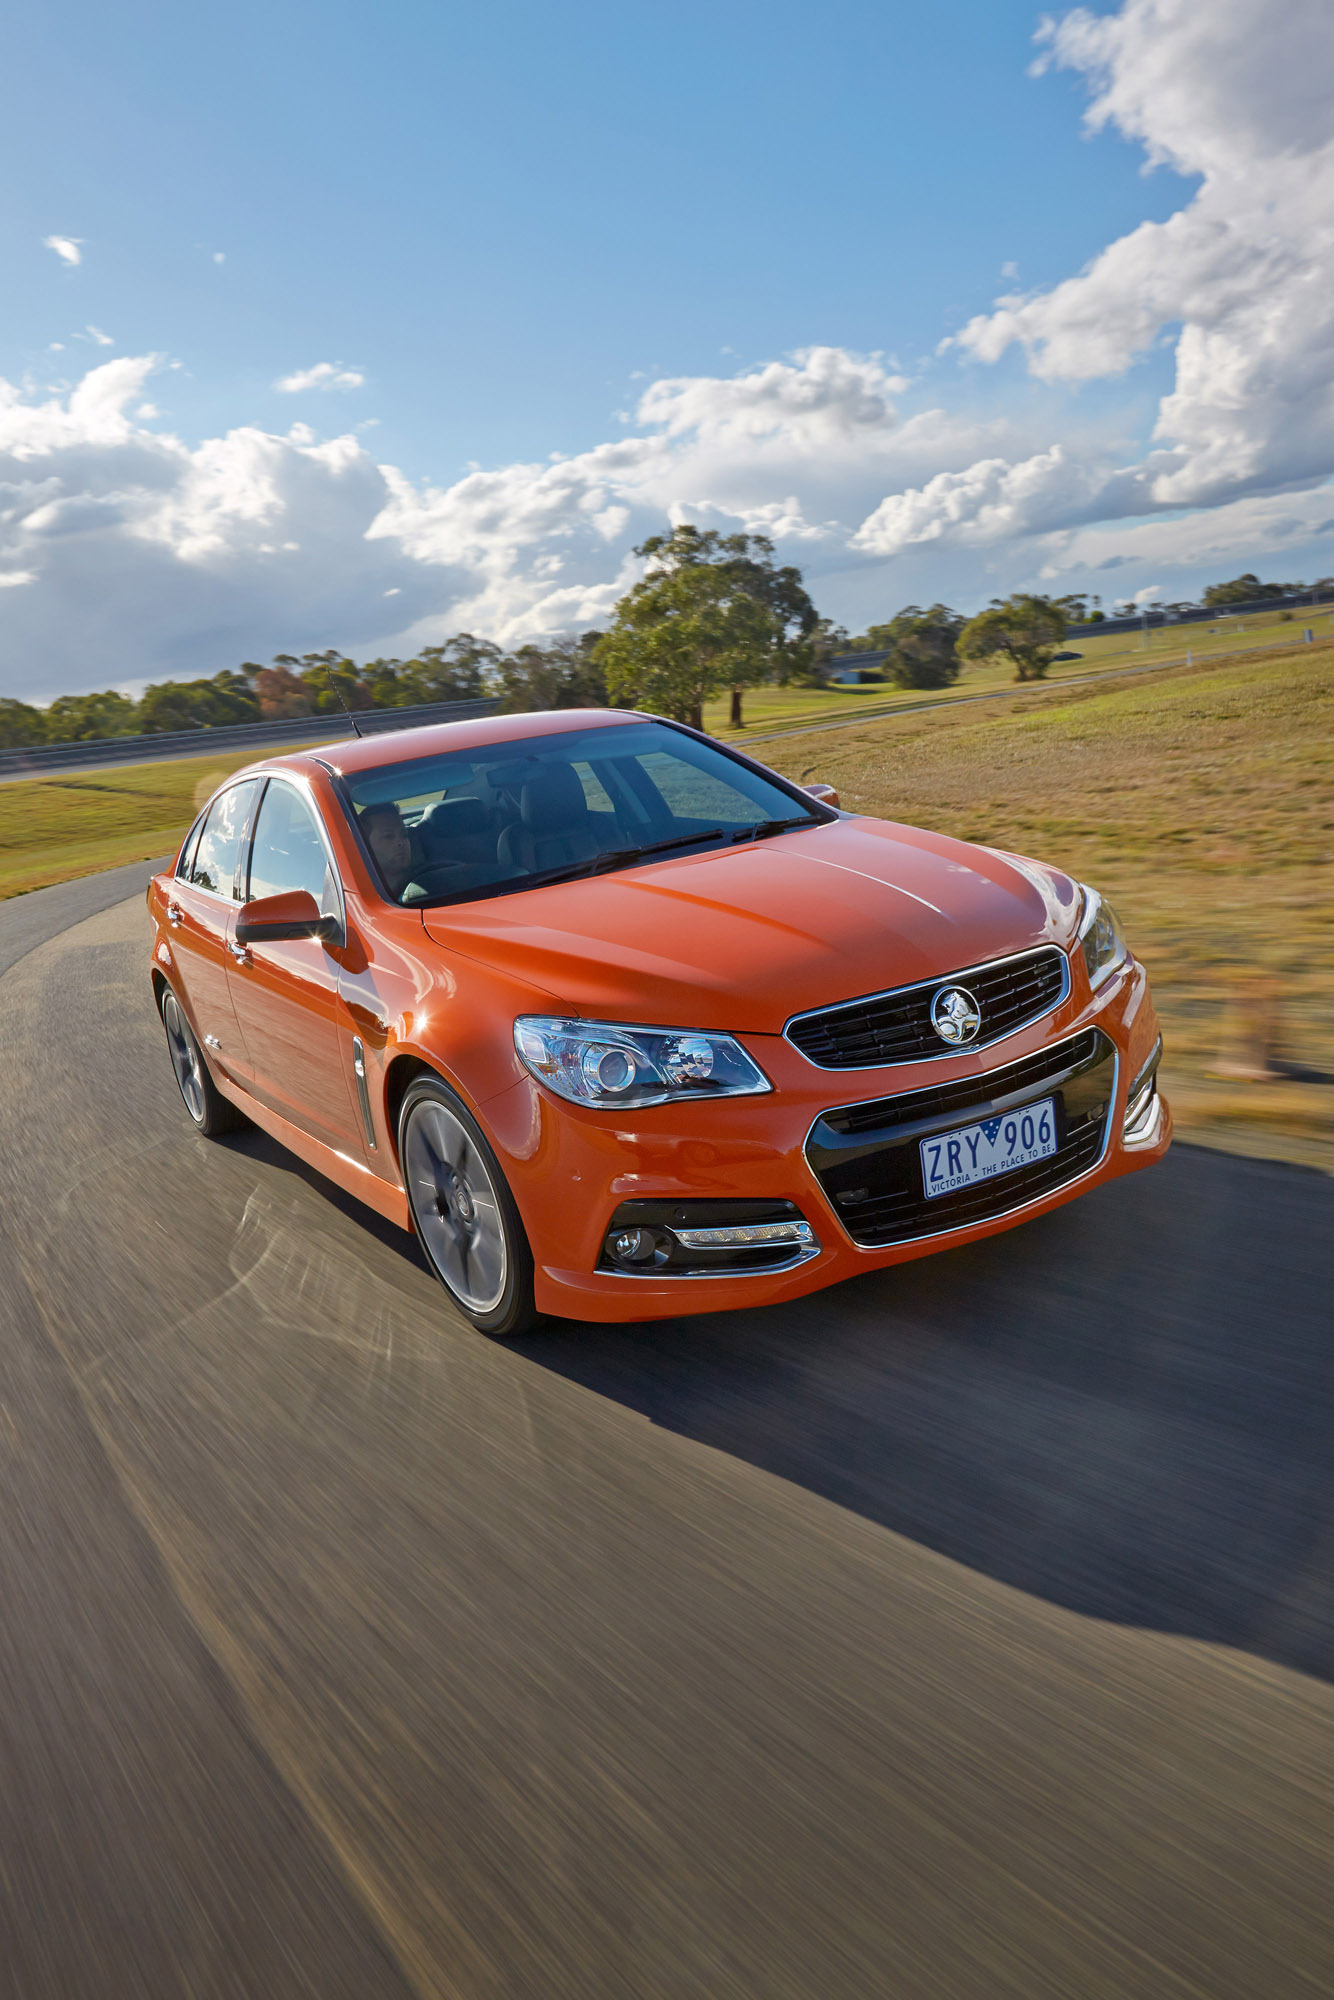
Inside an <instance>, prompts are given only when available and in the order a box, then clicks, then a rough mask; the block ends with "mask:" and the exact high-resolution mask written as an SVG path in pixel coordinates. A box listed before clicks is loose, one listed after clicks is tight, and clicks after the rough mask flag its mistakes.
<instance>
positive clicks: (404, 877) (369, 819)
mask: <svg viewBox="0 0 1334 2000" xmlns="http://www.w3.org/2000/svg"><path fill="white" fill-rule="evenodd" d="M359 823H360V827H361V831H362V833H363V834H364V835H365V837H366V840H367V842H368V844H369V846H370V850H371V853H372V854H373V855H374V856H375V861H376V865H377V867H378V868H379V870H380V873H381V875H383V877H384V883H385V887H386V888H387V889H388V891H389V893H390V895H391V896H394V897H396V898H397V899H398V900H399V901H400V902H401V901H402V899H403V897H404V896H405V895H406V893H407V891H408V889H409V888H411V887H415V884H414V883H413V879H412V878H413V873H414V868H415V859H416V857H415V856H414V854H413V852H412V836H411V834H410V833H409V832H408V830H407V828H406V826H404V824H403V815H402V813H400V811H399V809H398V807H397V806H395V805H383V806H367V807H366V808H365V810H364V812H363V813H362V815H361V819H360V822H359ZM418 893H421V892H420V891H419V892H418Z"/></svg>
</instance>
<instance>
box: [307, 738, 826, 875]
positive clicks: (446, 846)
mask: <svg viewBox="0 0 1334 2000" xmlns="http://www.w3.org/2000/svg"><path fill="white" fill-rule="evenodd" d="M342 782H343V789H344V793H345V796H346V797H347V799H348V802H349V804H350V806H351V809H352V812H353V815H354V817H355V819H356V822H357V826H358V829H359V831H360V833H361V835H362V838H363V840H364V841H365V843H366V847H367V849H368V851H369V853H370V855H371V857H372V859H373V861H374V863H375V866H376V870H377V872H378V874H379V877H380V882H381V886H382V890H383V893H384V894H385V896H386V897H388V899H389V900H390V901H391V902H396V903H406V904H412V905H418V904H427V903H451V902H459V901H463V900H470V899H473V898H475V897H478V896H494V895H503V894H505V893H507V892H509V891H511V890H515V889H524V888H532V887H536V886H537V885H538V884H539V883H542V882H551V881H562V880H568V879H570V878H572V877H575V876H579V875H588V874H597V873H599V872H601V871H603V870H604V869H607V870H609V869H612V868H617V867H629V866H630V865H631V863H632V862H634V861H638V860H642V859H645V858H648V857H649V856H651V855H652V854H654V853H655V852H662V853H663V854H664V856H665V855H666V854H668V853H672V852H689V850H690V849H691V848H692V847H694V846H700V847H704V846H708V845H710V844H712V845H725V844H727V843H729V842H736V843H740V842H744V841H749V840H756V839H760V838H763V837H765V836H766V835H767V834H769V833H771V832H780V831H782V830H783V829H784V828H786V827H788V826H795V825H801V826H808V825H809V826H814V825H819V824H821V823H822V822H823V821H825V820H826V819H828V818H829V814H828V812H827V811H825V810H824V809H823V808H821V807H819V806H817V805H815V804H814V802H813V801H812V802H809V803H803V802H802V801H800V800H799V799H795V798H794V797H793V795H792V794H791V792H788V791H785V790H782V789H780V787H779V786H778V784H776V783H774V782H772V781H771V780H769V779H768V778H766V777H764V776H763V775H762V774H761V773H760V772H758V771H751V770H749V769H748V768H747V767H746V766H745V765H744V764H738V763H735V762H734V761H733V760H732V759H731V758H730V757H728V756H725V755H724V753H723V752H722V751H720V750H715V749H714V748H713V747H712V745H711V744H708V743H699V742H696V740H695V739H694V738H693V737H691V736H685V735H683V734H681V733H680V732H679V731H677V730H674V729H670V728H668V727H666V726H665V725H664V724H662V723H657V722H629V723H626V724H625V725H624V727H620V728H618V727H614V726H613V727H610V728H607V727H604V728H600V729H573V730H569V731H564V732H562V733H561V734H559V735H552V736H531V737H525V738H520V739H518V740H515V739H510V740H509V741H507V742H504V743H496V744H489V745H486V746H484V747H483V748H481V749H477V750H470V751H469V752H468V753H467V754H466V755H458V756H448V755H446V756H436V757H421V758H415V759H413V760H412V761H411V762H408V763H400V764H384V765H381V766H379V767H378V768H377V769H372V770H363V771H355V772H351V773H349V774H347V775H345V776H344V778H343V781H342Z"/></svg>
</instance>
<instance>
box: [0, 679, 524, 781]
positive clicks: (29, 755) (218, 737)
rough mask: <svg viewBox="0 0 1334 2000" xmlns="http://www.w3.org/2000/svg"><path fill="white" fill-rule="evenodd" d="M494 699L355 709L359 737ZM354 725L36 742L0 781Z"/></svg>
mask: <svg viewBox="0 0 1334 2000" xmlns="http://www.w3.org/2000/svg"><path fill="white" fill-rule="evenodd" d="M499 705H500V704H499V700H498V698H497V697H496V696H494V695H492V696H490V697H488V698H486V699H485V700H481V701H435V702H427V703H425V704H424V705H423V706H422V707H420V708H359V709H358V710H357V723H358V726H359V727H360V729H361V732H362V734H363V735H366V736H379V735H383V734H384V732H385V731H387V730H391V729H424V728H426V727H427V726H428V725H429V724H430V723H433V722H466V721H467V720H468V718H469V717H470V716H474V715H489V714H490V713H491V711H492V710H493V709H495V708H498V707H499ZM352 734H353V729H352V724H351V723H350V722H349V720H348V718H347V717H346V715H344V714H343V712H342V710H341V709H340V710H338V711H337V712H336V713H335V714H332V715H299V716H292V717H289V718H288V719H287V720H286V721H281V722H234V723H229V724H227V725H225V726H224V727H223V728H220V729H178V730H172V731H170V732H168V733H165V734H163V735H161V736H100V737H97V738H95V739H94V740H93V741H91V742H88V743H35V744H33V745H31V746H30V747H29V748H26V749H22V750H0V779H4V778H28V777H35V776H37V775H38V774H39V773H41V772H44V771H79V770H84V771H86V770H92V769H94V768H95V767H96V766H98V765H103V764H146V763H153V762H157V761H158V760H159V759H162V758H167V757H208V756H211V755H212V754H213V752H214V751H222V750H247V749H253V751H254V752H255V755H256V756H257V757H258V756H260V755H262V753H263V752H264V751H265V750H268V749H273V748H277V747H278V746H280V745H284V744H290V745H291V746H292V747H293V748H294V749H295V748H297V747H298V746H299V745H301V744H302V743H323V742H328V741H329V740H330V739H332V738H334V737H341V736H351V735H352Z"/></svg>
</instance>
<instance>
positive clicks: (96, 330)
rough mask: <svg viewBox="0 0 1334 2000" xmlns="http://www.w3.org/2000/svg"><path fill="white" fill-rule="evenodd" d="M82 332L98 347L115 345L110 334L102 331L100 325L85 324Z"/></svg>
mask: <svg viewBox="0 0 1334 2000" xmlns="http://www.w3.org/2000/svg"><path fill="white" fill-rule="evenodd" d="M84 332H85V333H86V334H87V336H88V338H89V340H91V341H92V342H94V344H95V345H96V346H98V347H114V346H115V345H116V343H115V341H114V340H113V339H112V338H111V335H110V334H109V333H103V331H102V329H101V327H100V326H86V327H85V328H84Z"/></svg>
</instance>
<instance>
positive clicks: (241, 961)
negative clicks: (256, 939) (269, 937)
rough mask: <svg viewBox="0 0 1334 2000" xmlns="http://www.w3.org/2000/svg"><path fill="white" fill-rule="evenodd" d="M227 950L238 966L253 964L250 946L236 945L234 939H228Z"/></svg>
mask: <svg viewBox="0 0 1334 2000" xmlns="http://www.w3.org/2000/svg"><path fill="white" fill-rule="evenodd" d="M227 949H228V951H229V952H230V953H231V955H232V957H233V958H234V959H235V960H236V963H237V964H238V965H253V964H254V962H255V961H254V959H253V958H252V957H251V956H250V946H249V945H248V944H237V942H236V940H235V938H228V940H227Z"/></svg>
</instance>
